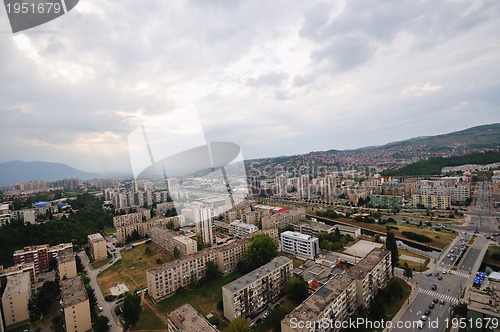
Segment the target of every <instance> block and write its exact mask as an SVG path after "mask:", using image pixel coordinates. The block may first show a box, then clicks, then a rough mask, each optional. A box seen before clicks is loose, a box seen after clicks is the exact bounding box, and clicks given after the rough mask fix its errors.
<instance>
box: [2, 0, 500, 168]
mask: <svg viewBox="0 0 500 332" xmlns="http://www.w3.org/2000/svg"><path fill="white" fill-rule="evenodd" d="M499 14H500V4H499V3H496V2H494V1H475V2H468V1H454V2H439V3H435V2H413V1H398V2H395V3H394V2H388V1H381V2H376V3H370V5H369V6H368V5H366V3H365V2H361V1H349V2H343V1H340V2H335V3H333V4H330V3H325V2H321V1H312V2H305V3H304V2H301V1H276V2H271V3H269V2H263V1H257V2H254V1H242V2H232V1H223V0H218V1H215V2H210V3H205V2H203V1H196V0H187V1H173V2H168V3H163V2H161V1H150V2H148V3H147V4H143V3H137V2H133V1H127V0H125V1H122V2H120V3H119V4H117V3H114V2H80V3H79V5H78V6H76V7H75V8H74V9H73V10H72V11H71V12H69V13H68V14H66V15H64V16H63V17H61V18H60V19H58V20H54V21H51V22H49V23H47V24H45V25H43V26H39V27H36V28H33V29H31V30H28V31H25V32H20V33H16V34H12V33H11V30H10V26H9V23H8V19H7V15H6V12H5V9H1V10H0V31H2V33H1V34H0V48H1V49H2V52H0V59H1V61H0V72H2V80H0V116H1V119H2V120H1V121H0V129H1V131H2V137H3V141H2V143H3V144H2V150H1V151H2V153H1V154H0V155H1V157H0V162H5V161H11V160H23V161H38V160H39V161H50V162H58V163H64V164H67V165H70V166H72V167H75V168H77V169H79V170H82V171H87V172H106V171H130V170H131V167H130V160H129V156H128V145H127V136H128V135H129V134H130V133H131V132H132V130H134V128H136V127H137V126H140V125H141V124H142V123H144V122H145V121H147V120H149V119H150V118H152V117H154V116H156V115H161V114H164V113H166V112H168V111H172V110H175V109H179V108H183V107H186V106H192V105H194V106H196V108H197V109H198V112H199V116H200V119H201V122H202V125H203V127H204V132H205V136H206V138H207V140H209V141H228V142H234V143H236V144H238V145H239V146H240V147H241V151H242V155H243V158H244V159H254V158H265V157H275V156H281V155H295V154H302V153H308V152H310V151H319V150H329V149H338V150H346V149H356V148H362V147H366V146H373V145H384V144H386V143H390V142H393V141H400V140H406V139H410V138H414V137H418V136H433V135H439V134H446V133H449V132H454V131H458V130H463V129H467V128H470V127H473V126H477V125H484V124H491V123H497V122H500V117H499V115H498V105H499V101H500V96H499V95H498V91H500V82H499V81H498V77H500V42H499V41H500V40H499V39H500V37H499V36H498V33H497V32H498V31H499V30H500V20H499V19H498V17H499Z"/></svg>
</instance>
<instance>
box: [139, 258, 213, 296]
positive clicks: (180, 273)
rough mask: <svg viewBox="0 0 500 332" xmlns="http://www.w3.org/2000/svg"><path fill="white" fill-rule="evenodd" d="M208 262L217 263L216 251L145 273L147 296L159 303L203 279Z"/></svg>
mask: <svg viewBox="0 0 500 332" xmlns="http://www.w3.org/2000/svg"><path fill="white" fill-rule="evenodd" d="M209 261H212V262H214V263H217V252H216V251H214V250H206V251H200V252H197V253H196V254H193V255H190V256H186V257H183V258H181V259H178V260H175V261H171V262H168V263H165V264H161V265H158V266H156V267H154V268H152V269H150V270H148V271H146V279H147V282H148V292H149V295H150V296H151V297H152V299H153V300H154V301H159V300H161V299H164V298H166V297H169V296H171V295H173V294H175V292H176V291H177V290H178V289H179V288H181V287H188V286H189V285H190V284H191V283H192V282H193V281H198V280H200V279H201V278H204V277H205V272H206V264H207V262H209Z"/></svg>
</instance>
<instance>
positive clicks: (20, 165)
mask: <svg viewBox="0 0 500 332" xmlns="http://www.w3.org/2000/svg"><path fill="white" fill-rule="evenodd" d="M399 147H405V148H408V147H418V153H419V154H426V155H428V156H434V155H435V154H437V153H443V152H447V151H453V153H454V155H461V154H466V153H467V152H470V151H472V150H475V151H478V150H481V149H499V148H500V123H495V124H489V125H482V126H476V127H472V128H469V129H465V130H461V131H456V132H452V133H448V134H442V135H436V136H426V137H416V138H411V139H408V140H404V141H398V142H391V143H388V144H385V145H382V146H370V147H364V148H359V149H354V150H344V151H341V150H328V151H318V152H310V153H307V154H303V155H296V156H294V158H308V157H310V156H312V155H314V154H324V153H327V154H334V155H335V154H337V153H349V154H350V155H356V154H362V153H366V152H367V151H368V152H369V151H372V150H373V151H374V152H375V151H376V153H377V154H378V153H381V152H387V153H389V154H392V155H393V157H394V158H395V159H398V158H400V157H401V159H411V157H413V156H412V154H413V153H417V151H416V150H417V149H416V150H415V151H413V152H406V153H402V152H398V148H399ZM405 155H406V156H405ZM290 158H291V157H287V156H281V157H273V158H262V159H257V160H264V159H265V160H267V161H268V162H269V161H271V162H274V163H280V162H282V161H286V160H289V159H290ZM122 175H123V174H122ZM103 176H105V175H103V174H97V173H89V172H83V171H80V170H78V169H76V168H74V167H71V166H68V165H65V164H61V163H52V162H44V161H32V162H25V161H9V162H4V163H0V186H12V185H14V184H16V183H24V182H28V181H34V180H41V181H56V180H61V179H70V178H78V179H87V178H97V177H103ZM107 176H111V175H110V174H107Z"/></svg>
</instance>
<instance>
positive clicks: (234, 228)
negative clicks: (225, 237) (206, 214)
mask: <svg viewBox="0 0 500 332" xmlns="http://www.w3.org/2000/svg"><path fill="white" fill-rule="evenodd" d="M258 230H259V228H258V227H257V226H255V225H251V224H247V223H244V222H242V221H240V220H235V221H233V222H231V223H230V224H229V235H231V236H234V237H239V238H241V237H244V236H247V235H250V234H253V233H255V232H257V231H258Z"/></svg>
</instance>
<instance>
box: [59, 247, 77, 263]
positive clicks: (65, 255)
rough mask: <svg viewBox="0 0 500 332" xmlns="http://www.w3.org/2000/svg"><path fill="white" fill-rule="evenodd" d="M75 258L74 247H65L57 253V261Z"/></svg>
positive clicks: (62, 261)
mask: <svg viewBox="0 0 500 332" xmlns="http://www.w3.org/2000/svg"><path fill="white" fill-rule="evenodd" d="M74 260H75V254H74V253H73V249H65V250H62V251H61V252H59V255H57V261H58V262H59V263H67V262H71V261H74Z"/></svg>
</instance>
